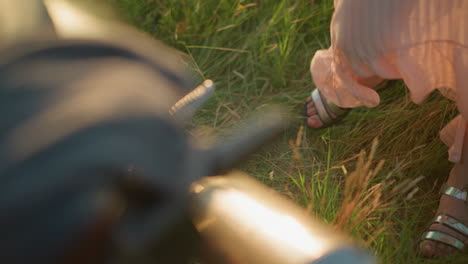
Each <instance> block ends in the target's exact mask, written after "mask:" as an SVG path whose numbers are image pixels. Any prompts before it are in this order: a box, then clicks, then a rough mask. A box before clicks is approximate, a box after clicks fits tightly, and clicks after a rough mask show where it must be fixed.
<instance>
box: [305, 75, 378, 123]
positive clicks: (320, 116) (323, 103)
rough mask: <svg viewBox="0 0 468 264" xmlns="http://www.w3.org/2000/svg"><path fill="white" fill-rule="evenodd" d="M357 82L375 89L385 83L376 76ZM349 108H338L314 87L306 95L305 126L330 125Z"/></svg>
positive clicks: (339, 118)
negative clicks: (307, 95)
mask: <svg viewBox="0 0 468 264" xmlns="http://www.w3.org/2000/svg"><path fill="white" fill-rule="evenodd" d="M358 82H359V83H361V84H362V85H365V86H367V87H376V88H375V90H379V89H380V88H382V87H384V85H382V84H384V83H385V82H384V80H383V79H381V78H380V77H377V76H373V77H369V78H364V79H359V80H358ZM349 110H350V109H349V108H348V109H345V108H340V107H338V106H337V105H335V104H333V103H332V102H330V101H328V100H327V99H326V98H324V97H323V96H322V94H321V93H320V92H319V91H318V90H317V89H315V90H314V91H312V94H311V96H309V97H307V99H306V102H305V116H306V123H307V126H309V127H310V128H322V127H326V126H329V125H332V124H334V123H336V122H337V121H340V120H341V119H343V117H344V116H346V114H347V112H349Z"/></svg>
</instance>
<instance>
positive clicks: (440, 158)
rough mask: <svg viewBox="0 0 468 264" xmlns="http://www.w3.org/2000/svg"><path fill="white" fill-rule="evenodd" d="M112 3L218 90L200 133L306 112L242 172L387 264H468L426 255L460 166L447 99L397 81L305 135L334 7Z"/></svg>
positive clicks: (199, 121)
mask: <svg viewBox="0 0 468 264" xmlns="http://www.w3.org/2000/svg"><path fill="white" fill-rule="evenodd" d="M111 1H113V2H114V3H116V4H117V6H118V7H120V8H121V10H122V14H123V15H124V16H125V17H126V18H127V19H128V20H129V21H130V22H132V23H134V24H135V25H136V26H138V27H140V28H141V29H143V30H144V31H146V32H148V33H149V34H151V35H153V36H154V37H155V38H158V39H160V40H162V41H164V42H165V43H167V44H168V45H170V46H173V47H175V48H177V49H178V50H180V51H182V52H184V53H186V54H187V57H188V58H190V61H191V63H190V65H191V67H192V68H193V69H194V71H193V77H194V79H195V80H196V81H201V80H203V79H205V78H211V79H213V80H214V81H215V82H216V84H217V87H218V90H217V92H216V94H215V95H214V97H213V98H212V99H211V100H210V101H209V102H208V103H207V104H206V105H205V106H204V107H203V109H201V110H200V111H199V113H198V114H197V116H196V118H195V120H194V121H193V122H194V124H195V125H197V126H198V129H197V130H196V131H193V133H194V134H197V135H207V134H215V133H219V132H222V131H224V130H226V129H228V128H230V127H232V126H233V125H235V124H236V123H237V122H238V121H239V120H242V119H245V118H246V117H247V116H249V115H250V114H251V113H252V112H255V111H258V110H259V109H262V108H263V107H265V106H266V105H270V104H281V105H283V106H285V107H287V108H289V109H291V111H292V112H294V113H295V114H296V118H295V120H294V122H293V125H292V126H291V128H290V129H288V131H287V132H286V133H285V134H284V135H283V136H282V137H281V138H280V139H278V140H277V141H276V142H274V144H271V145H270V146H268V147H266V148H264V149H262V150H261V151H260V152H259V153H257V154H256V155H254V156H253V157H252V158H251V159H250V160H249V161H248V162H247V163H246V164H244V165H242V168H241V169H243V170H244V171H246V172H248V173H249V174H251V175H253V176H254V177H256V178H258V179H260V180H261V181H263V182H264V183H266V184H268V185H269V186H272V187H273V188H275V189H277V190H278V191H280V192H282V193H284V194H285V195H287V196H289V197H291V198H292V199H294V200H295V201H297V202H298V203H300V204H301V205H302V206H304V207H306V208H307V209H308V210H310V212H311V214H315V215H317V216H319V217H320V218H322V219H324V221H326V222H327V223H330V224H332V225H334V226H336V228H338V229H341V230H345V231H346V232H348V233H349V234H351V235H352V236H353V237H354V238H355V239H356V240H357V241H359V243H362V244H363V245H365V246H368V247H370V248H371V249H372V250H373V251H374V252H376V254H377V255H378V256H379V258H380V260H381V263H460V264H461V263H468V259H467V258H466V257H463V256H456V257H452V258H449V259H443V260H423V259H421V258H419V257H417V255H416V254H415V246H416V243H417V240H418V238H419V236H420V234H421V233H422V232H423V231H424V230H425V228H426V227H427V226H428V223H429V221H430V219H432V217H433V214H434V211H435V209H436V206H437V202H438V196H437V191H438V189H439V187H440V185H441V183H442V182H444V181H445V178H446V176H447V175H448V172H449V169H450V164H449V163H448V162H447V154H446V152H447V149H446V147H445V146H444V145H443V144H442V143H441V142H440V140H439V138H438V132H439V130H440V129H441V128H442V127H443V126H444V125H445V124H446V123H447V122H448V121H449V120H450V119H451V118H452V117H454V116H455V115H456V111H455V106H454V105H453V104H452V103H451V102H449V101H447V100H446V99H444V98H442V97H441V96H440V95H439V94H438V93H436V94H433V95H432V96H431V97H430V98H428V100H427V101H426V102H425V103H424V104H423V105H414V104H413V103H412V102H411V101H410V99H409V97H408V94H407V90H406V88H405V86H404V84H402V83H400V82H392V83H390V84H389V85H388V87H387V89H385V90H384V91H382V92H381V97H382V103H381V104H380V105H379V106H378V107H376V108H374V109H367V108H357V109H355V110H353V111H352V112H351V114H350V115H349V116H348V117H347V118H346V119H345V121H344V122H343V123H340V124H339V125H337V126H334V127H332V128H327V129H322V130H316V131H312V130H310V129H306V128H303V124H304V123H303V118H302V111H303V102H304V100H305V98H306V97H307V96H308V95H309V93H310V91H311V90H312V89H313V88H314V84H313V82H312V80H311V77H310V73H309V63H310V60H311V58H312V56H313V55H314V53H315V51H316V50H318V49H323V48H327V47H328V46H329V41H330V39H329V23H330V18H331V15H332V12H333V8H332V3H333V1H332V0H315V1H314V0H262V1H259V0H251V1H242V0H111ZM376 140H378V144H374V143H373V142H376ZM362 150H364V151H365V153H364V152H361V151H362ZM421 176H423V177H424V178H421ZM421 179H422V180H421ZM405 187H407V188H405Z"/></svg>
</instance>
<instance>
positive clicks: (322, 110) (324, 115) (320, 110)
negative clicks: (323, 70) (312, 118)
mask: <svg viewBox="0 0 468 264" xmlns="http://www.w3.org/2000/svg"><path fill="white" fill-rule="evenodd" d="M311 98H312V101H313V102H314V106H315V109H316V110H317V114H318V116H319V117H320V119H321V120H322V122H323V123H324V124H331V123H333V118H332V117H331V115H330V113H329V112H328V111H327V108H326V107H325V105H324V102H323V100H322V96H321V94H320V92H319V90H318V89H314V90H313V91H312V93H311Z"/></svg>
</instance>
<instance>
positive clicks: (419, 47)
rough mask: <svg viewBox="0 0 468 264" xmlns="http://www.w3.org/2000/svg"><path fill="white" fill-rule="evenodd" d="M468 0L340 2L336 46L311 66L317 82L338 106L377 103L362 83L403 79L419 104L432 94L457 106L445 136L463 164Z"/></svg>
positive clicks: (334, 37) (334, 31) (467, 96)
mask: <svg viewBox="0 0 468 264" xmlns="http://www.w3.org/2000/svg"><path fill="white" fill-rule="evenodd" d="M467 47H468V0H335V13H334V15H333V19H332V23H331V47H330V48H329V49H328V50H320V51H317V53H316V54H315V56H314V58H313V59H312V63H311V73H312V77H313V79H314V82H315V84H316V85H317V87H318V89H319V90H320V91H321V92H322V93H323V95H324V96H325V97H326V98H328V99H329V100H330V101H332V102H333V103H335V104H337V105H338V106H341V107H356V106H362V105H364V106H367V107H374V106H376V105H378V104H379V102H380V98H379V95H378V94H377V93H376V92H375V91H374V90H373V89H372V87H366V86H365V85H363V84H361V83H360V82H359V80H361V79H364V78H368V77H379V78H382V79H403V80H404V82H405V83H406V85H407V86H408V88H409V91H410V95H411V99H412V100H413V101H414V102H415V103H417V104H420V103H422V102H423V101H424V99H425V98H426V97H427V96H428V94H429V93H431V92H432V91H433V90H435V89H438V90H439V91H440V92H441V93H442V94H443V95H444V96H446V97H448V98H450V99H452V100H454V101H456V103H457V106H458V109H459V111H460V115H459V116H458V117H456V118H455V119H454V120H452V121H451V122H450V123H449V124H448V125H447V126H446V127H445V128H444V129H443V130H442V131H441V139H442V141H443V142H444V143H445V144H447V145H448V146H449V159H450V161H452V162H458V161H459V160H460V156H461V149H462V143H463V136H464V134H465V127H466V125H467V122H466V120H468V103H467V102H466V101H467V99H468V50H467Z"/></svg>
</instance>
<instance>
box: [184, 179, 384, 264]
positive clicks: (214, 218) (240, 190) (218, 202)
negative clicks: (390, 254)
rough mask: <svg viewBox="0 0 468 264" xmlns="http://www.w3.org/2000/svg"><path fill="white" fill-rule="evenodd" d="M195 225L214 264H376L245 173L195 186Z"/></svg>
mask: <svg viewBox="0 0 468 264" xmlns="http://www.w3.org/2000/svg"><path fill="white" fill-rule="evenodd" d="M192 193H193V195H192V199H191V200H192V202H191V203H192V207H191V211H192V214H193V221H194V223H195V226H196V228H197V230H198V231H199V232H200V233H201V234H202V237H204V238H205V239H206V240H207V241H208V242H209V244H211V245H214V248H216V250H217V251H218V254H219V255H218V257H219V258H221V259H222V261H221V260H219V259H218V260H217V261H216V262H213V263H270V264H280V263H290V264H313V263H321V264H339V263H348V264H358V263H360V264H372V263H375V260H374V258H373V257H372V256H370V255H369V254H368V253H366V252H365V251H363V250H361V249H358V248H356V247H354V246H353V245H352V244H351V243H350V241H349V240H348V239H346V238H344V237H343V236H342V235H339V234H337V233H336V232H335V231H334V230H333V229H332V228H331V227H327V226H326V225H325V224H323V223H320V222H319V221H318V220H315V219H313V218H312V217H311V216H310V215H309V214H308V213H306V212H305V210H304V209H302V208H300V207H298V206H296V205H294V204H293V203H292V202H291V201H288V200H287V199H286V198H285V197H283V196H282V195H280V194H278V193H276V192H275V191H274V190H272V189H270V188H267V187H266V186H264V185H263V184H261V183H259V182H257V181H256V180H254V179H252V178H251V177H249V176H247V175H245V174H243V173H241V172H231V173H229V174H227V175H225V176H218V177H210V178H205V179H203V180H201V181H199V182H197V183H195V184H193V185H192Z"/></svg>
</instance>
